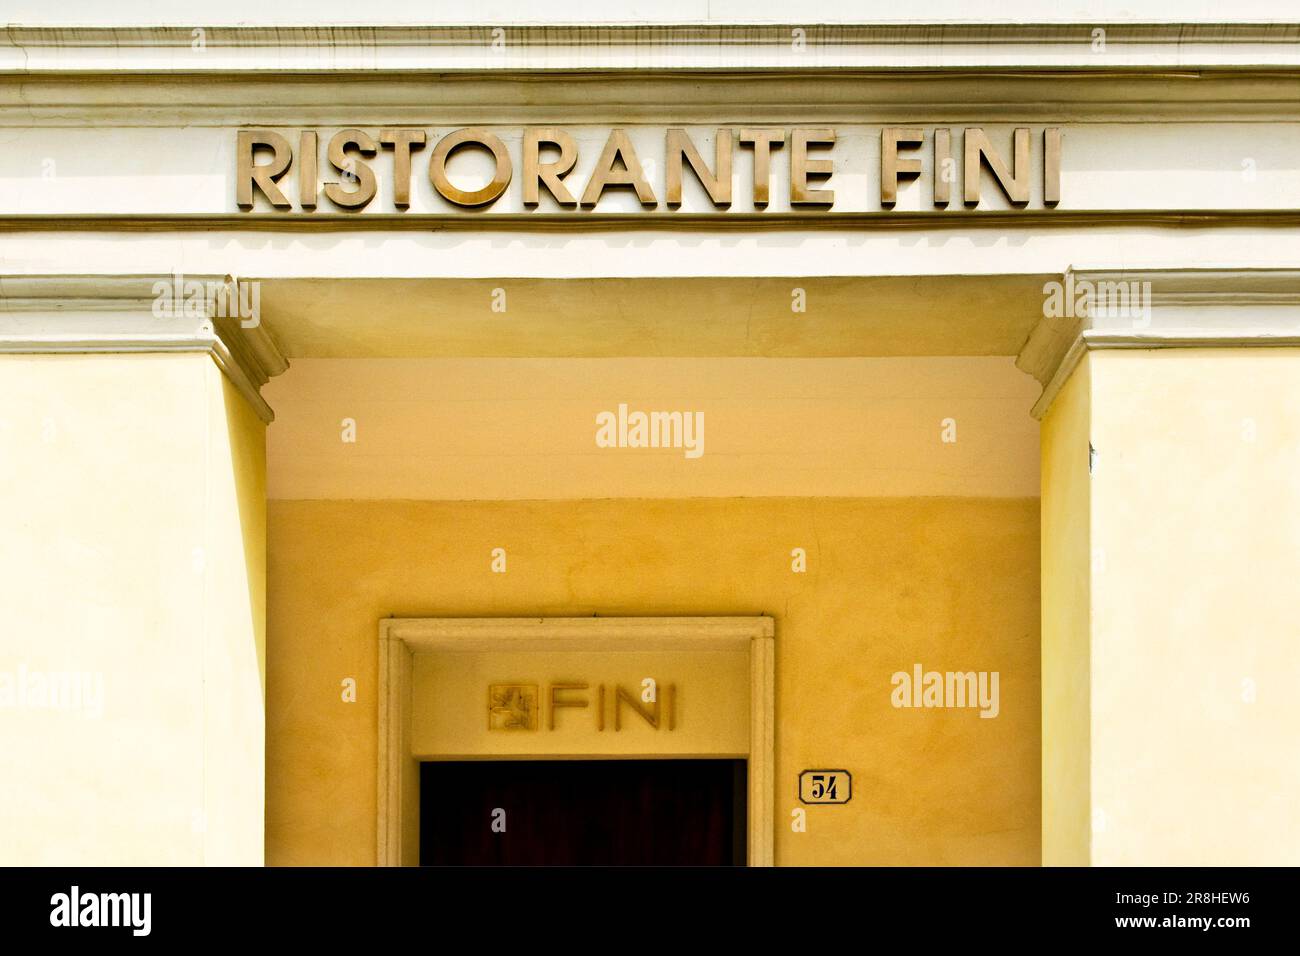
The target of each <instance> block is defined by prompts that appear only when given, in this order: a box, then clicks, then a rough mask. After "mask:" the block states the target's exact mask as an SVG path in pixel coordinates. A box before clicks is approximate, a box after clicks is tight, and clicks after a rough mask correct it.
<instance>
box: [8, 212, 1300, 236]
mask: <svg viewBox="0 0 1300 956" xmlns="http://www.w3.org/2000/svg"><path fill="white" fill-rule="evenodd" d="M1010 225H1026V226H1035V227H1043V226H1049V227H1050V226H1059V227H1072V226H1194V227H1204V226H1275V227H1293V226H1297V225H1300V209H1235V210H1194V211H1187V210H1182V211H1174V210H1161V209H1132V210H1118V211H1117V210H1100V209H1099V210H1069V211H1062V210H1052V209H1041V210H1040V209H1033V210H983V211H981V210H959V209H949V210H934V211H928V210H927V211H909V212H889V211H883V210H882V211H874V210H872V211H863V212H822V213H811V212H809V213H804V212H773V213H764V212H718V213H708V212H689V213H674V212H643V213H600V212H593V213H568V212H555V213H552V212H539V213H487V212H463V213H343V212H338V213H332V212H331V213H283V214H280V213H246V214H235V213H158V214H136V213H93V214H84V215H56V214H49V213H18V214H7V215H0V231H10V232H33V231H35V232H40V231H60V232H67V231H75V230H82V231H111V230H123V231H135V230H139V231H151V232H157V231H171V230H175V231H190V230H194V231H209V230H213V229H221V230H227V231H233V232H238V231H242V230H255V231H277V230H293V231H350V230H379V231H398V230H414V231H443V230H447V231H451V230H461V231H464V230H472V231H479V232H492V231H494V230H498V229H499V230H503V231H583V230H591V231H609V230H621V229H627V230H632V229H661V230H662V229H673V228H680V229H683V230H692V231H700V230H708V229H729V230H730V229H735V230H757V229H771V228H773V227H780V228H788V229H807V228H819V227H825V228H837V229H855V228H871V229H889V228H900V229H966V228H999V229H1005V228H1006V227H1007V226H1010Z"/></svg>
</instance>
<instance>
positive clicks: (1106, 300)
mask: <svg viewBox="0 0 1300 956" xmlns="http://www.w3.org/2000/svg"><path fill="white" fill-rule="evenodd" d="M1059 286H1060V290H1061V292H1062V294H1063V295H1064V296H1066V297H1069V296H1070V294H1071V290H1073V291H1074V301H1075V302H1076V303H1078V304H1079V305H1080V308H1077V309H1074V310H1073V313H1072V314H1067V315H1060V316H1051V315H1047V314H1046V311H1047V308H1048V306H1047V303H1048V296H1049V292H1050V291H1054V290H1049V288H1048V287H1044V290H1043V301H1044V313H1045V314H1044V316H1043V318H1041V319H1039V320H1038V323H1037V325H1035V326H1034V329H1033V330H1032V331H1031V332H1030V334H1029V338H1028V339H1027V340H1026V342H1025V345H1024V346H1023V347H1022V348H1021V350H1020V354H1019V356H1018V357H1017V358H1016V366H1017V367H1018V368H1020V369H1021V370H1022V371H1024V372H1027V373H1029V374H1030V375H1032V376H1033V377H1034V378H1036V379H1037V380H1038V381H1039V382H1040V383H1041V384H1042V385H1043V392H1042V395H1041V396H1040V397H1039V399H1038V401H1037V402H1036V403H1035V404H1034V407H1033V415H1034V417H1035V418H1038V419H1041V418H1042V417H1043V416H1044V415H1045V414H1046V413H1047V409H1048V408H1049V407H1050V406H1051V404H1052V401H1053V400H1054V399H1055V398H1056V395H1057V394H1058V393H1059V392H1060V390H1061V388H1062V387H1063V386H1064V384H1065V382H1066V381H1068V380H1069V377H1070V375H1071V374H1072V373H1073V372H1074V369H1075V368H1076V367H1077V366H1078V364H1079V362H1080V361H1081V360H1082V358H1083V356H1084V354H1085V353H1087V352H1088V351H1090V350H1093V349H1168V348H1261V347H1264V348H1269V347H1271V348H1279V347H1300V269H1166V270H1127V271H1125V270H1089V271H1077V270H1068V271H1067V272H1066V273H1065V274H1063V275H1062V277H1061V279H1060V280H1059ZM1098 303H1102V304H1101V305H1100V306H1099V305H1098Z"/></svg>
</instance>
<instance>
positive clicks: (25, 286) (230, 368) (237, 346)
mask: <svg viewBox="0 0 1300 956" xmlns="http://www.w3.org/2000/svg"><path fill="white" fill-rule="evenodd" d="M71 352H207V353H208V354H209V355H211V356H212V359H213V361H215V362H216V363H217V366H218V367H219V368H220V369H221V370H222V372H224V373H225V374H226V376H227V377H228V378H229V379H230V380H231V382H232V383H233V384H234V385H235V387H236V388H238V389H239V391H240V393H241V394H243V395H244V397H245V398H247V399H248V401H249V402H250V403H251V404H252V406H253V408H254V409H255V410H256V411H257V413H258V415H259V417H261V419H262V420H263V421H265V422H270V421H271V420H272V419H273V418H274V417H275V415H274V413H273V412H272V411H271V408H270V406H269V405H267V404H266V402H265V400H263V398H262V396H261V387H262V386H263V385H264V384H266V382H267V381H268V380H269V379H270V378H271V377H272V376H274V375H279V374H280V373H281V372H283V371H284V370H285V369H286V368H288V367H289V363H288V361H287V360H286V359H285V357H284V356H283V355H282V354H281V352H280V349H279V347H278V346H277V345H276V343H275V340H274V338H273V337H272V336H271V334H270V333H269V331H268V330H267V329H266V327H265V326H264V325H263V324H262V316H261V308H260V289H258V288H257V285H256V283H249V282H246V281H241V280H239V279H237V278H235V277H233V276H229V275H224V276H218V275H184V274H180V273H172V274H165V275H107V276H105V275H7V276H0V353H27V354H46V353H71Z"/></svg>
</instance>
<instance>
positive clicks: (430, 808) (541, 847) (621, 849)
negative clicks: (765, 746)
mask: <svg viewBox="0 0 1300 956" xmlns="http://www.w3.org/2000/svg"><path fill="white" fill-rule="evenodd" d="M746 776H747V768H746V762H745V761H744V760H466V761H435V762H425V763H422V764H421V765H420V864H421V865H422V866H744V865H745V863H746V859H745V852H746V794H747V792H748V781H747V779H746Z"/></svg>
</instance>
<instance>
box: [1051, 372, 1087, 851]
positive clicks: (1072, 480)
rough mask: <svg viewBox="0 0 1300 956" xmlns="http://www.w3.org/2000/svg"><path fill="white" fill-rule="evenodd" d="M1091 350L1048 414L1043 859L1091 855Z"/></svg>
mask: <svg viewBox="0 0 1300 956" xmlns="http://www.w3.org/2000/svg"><path fill="white" fill-rule="evenodd" d="M1090 397H1091V392H1090V378H1089V365H1088V357H1087V356H1084V359H1083V361H1082V363H1081V364H1080V365H1079V367H1078V368H1076V369H1075V372H1074V374H1073V375H1072V376H1071V377H1070V380H1069V382H1068V383H1067V384H1066V385H1065V387H1064V388H1063V389H1062V390H1061V392H1060V394H1059V395H1057V397H1056V401H1055V402H1053V403H1052V405H1051V407H1050V408H1049V410H1048V412H1047V415H1046V416H1045V417H1044V418H1043V422H1042V436H1043V437H1042V442H1043V450H1042V475H1043V480H1042V488H1043V495H1042V506H1041V514H1042V532H1041V533H1042V539H1043V549H1042V589H1043V599H1042V622H1043V623H1042V630H1043V633H1042V669H1043V685H1042V694H1043V714H1042V734H1043V754H1042V762H1043V777H1042V791H1043V864H1044V865H1046V866H1086V865H1087V864H1088V861H1089V856H1090V842H1089V833H1090V823H1089V812H1090V811H1089V806H1090V800H1089V798H1090V778H1089V766H1090V765H1089V755H1090V739H1089V731H1090V722H1091V718H1092V706H1091V704H1092V701H1091V692H1090V685H1089V678H1090V667H1089V655H1090V652H1091V647H1092V645H1091V627H1090V625H1091V617H1090V600H1091V596H1092V594H1091V591H1090V589H1089V552H1090V549H1089V530H1090V525H1089V516H1090V514H1091V511H1090V497H1091V489H1090V487H1089V476H1088V440H1089V437H1090V432H1089V425H1090V422H1091V418H1090V414H1091V406H1090Z"/></svg>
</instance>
